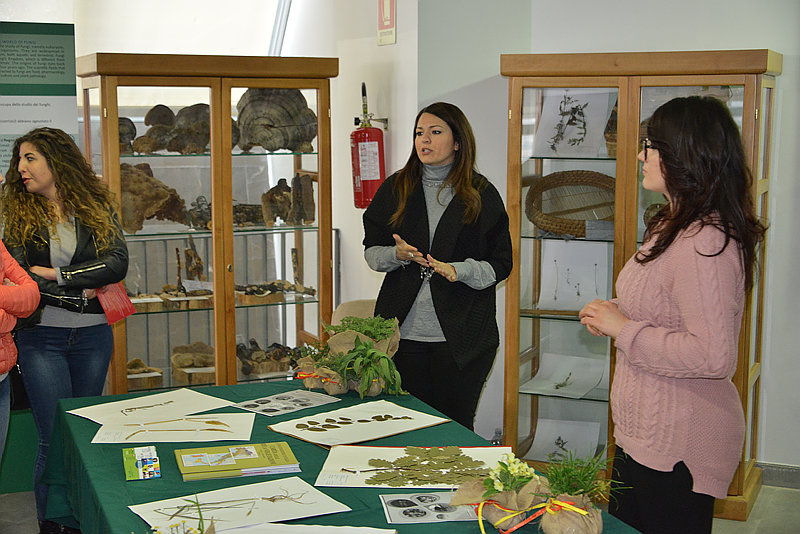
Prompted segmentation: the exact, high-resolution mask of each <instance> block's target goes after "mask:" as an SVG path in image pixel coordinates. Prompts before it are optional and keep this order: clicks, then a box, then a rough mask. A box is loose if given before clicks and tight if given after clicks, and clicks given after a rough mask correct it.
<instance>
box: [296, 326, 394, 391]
mask: <svg viewBox="0 0 800 534" xmlns="http://www.w3.org/2000/svg"><path fill="white" fill-rule="evenodd" d="M326 330H327V331H328V332H330V333H333V335H332V336H331V337H330V338H329V339H328V342H327V343H326V344H325V345H324V346H322V347H305V348H304V353H305V354H307V355H308V356H306V357H304V358H301V359H300V360H298V365H299V372H298V373H297V375H296V377H297V378H302V379H303V385H304V386H306V387H307V388H309V389H313V388H320V387H321V388H324V389H325V391H326V392H327V393H328V394H330V395H338V394H342V393H345V392H347V391H348V390H354V391H357V392H358V394H359V396H360V397H361V398H364V397H374V396H376V395H380V394H381V393H383V392H386V393H389V394H396V395H399V394H404V393H405V392H404V391H403V389H402V388H401V384H400V373H399V372H398V371H397V367H395V365H394V362H393V361H392V359H391V357H392V355H393V354H394V353H395V352H397V347H398V345H399V342H400V328H399V325H398V322H397V319H383V318H381V317H367V318H359V317H354V316H346V317H343V318H342V320H341V323H340V324H338V325H335V326H327V327H326Z"/></svg>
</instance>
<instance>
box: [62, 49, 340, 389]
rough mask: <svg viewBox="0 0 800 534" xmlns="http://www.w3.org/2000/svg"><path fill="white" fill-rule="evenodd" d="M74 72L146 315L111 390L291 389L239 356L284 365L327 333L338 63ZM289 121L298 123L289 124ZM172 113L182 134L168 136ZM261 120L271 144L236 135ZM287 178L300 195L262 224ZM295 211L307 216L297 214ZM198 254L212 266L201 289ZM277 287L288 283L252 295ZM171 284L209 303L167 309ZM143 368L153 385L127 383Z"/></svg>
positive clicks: (128, 325)
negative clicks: (268, 196) (256, 383)
mask: <svg viewBox="0 0 800 534" xmlns="http://www.w3.org/2000/svg"><path fill="white" fill-rule="evenodd" d="M77 72H78V76H79V77H81V78H82V82H83V83H82V85H83V137H82V144H83V148H84V151H85V153H86V155H87V158H89V159H90V161H91V162H92V163H93V165H94V167H95V169H97V170H99V169H102V174H103V176H104V179H105V180H107V182H108V183H109V186H110V187H111V189H112V190H113V191H114V192H115V193H116V194H117V195H118V198H121V203H122V219H123V226H124V227H125V234H126V240H127V242H128V247H129V252H130V259H131V260H130V268H129V271H128V276H127V277H126V280H125V284H126V287H127V289H128V292H129V293H130V294H132V295H133V297H132V299H133V300H134V303H135V304H136V305H137V313H135V314H134V315H132V316H130V317H128V318H127V319H126V320H125V321H121V322H120V323H118V324H117V325H115V327H114V340H115V343H114V345H115V350H114V356H113V359H112V362H111V368H110V372H109V382H110V387H109V389H110V392H111V393H123V392H126V391H128V389H129V386H130V387H131V389H154V388H159V387H177V386H183V385H194V384H202V383H215V384H217V385H223V384H235V383H237V382H241V381H248V380H261V379H265V378H269V377H273V376H276V375H281V374H283V375H284V376H285V374H286V372H285V369H280V370H278V371H275V372H271V371H270V370H269V368H268V367H267V366H265V365H264V364H263V363H258V364H253V365H250V363H245V362H250V360H248V359H247V358H249V356H247V358H244V359H239V358H237V345H238V348H239V350H240V354H239V356H242V355H243V353H242V352H241V350H242V347H244V348H245V349H247V350H248V351H252V349H253V348H255V346H256V345H257V346H258V348H260V349H262V350H264V351H265V352H266V353H267V354H268V355H270V356H272V357H274V358H277V357H278V355H279V353H278V352H272V351H271V349H270V347H273V346H276V345H273V344H278V345H282V346H284V347H289V348H294V347H297V346H300V345H302V344H303V343H312V342H314V341H318V340H320V338H321V336H322V332H321V322H325V323H329V322H330V318H331V313H332V308H333V298H332V291H333V287H332V286H333V266H332V252H333V251H332V235H333V232H332V228H331V155H330V78H332V77H335V76H337V74H338V60H337V59H335V58H283V57H240V56H193V55H159V54H112V53H97V54H92V55H88V56H83V57H80V58H78V60H77ZM248 91H252V93H250V95H252V94H255V93H256V92H258V93H259V94H258V98H250V97H249V96H248V97H247V106H249V107H247V108H246V111H242V110H240V109H238V107H237V104H239V103H240V102H241V103H242V109H245V106H244V101H245V98H243V97H244V95H245V94H246V93H247V92H248ZM256 100H257V101H258V104H255V102H256ZM159 104H160V105H161V106H159V108H158V110H156V109H154V107H155V106H156V105H159ZM305 108H307V109H305ZM289 109H290V110H292V111H291V112H289V113H288V115H289V116H290V117H289V119H285V118H284V119H281V118H276V117H279V116H280V113H283V112H284V111H285V110H289ZM151 110H152V112H151ZM254 110H256V111H254ZM309 110H310V111H309ZM158 112H162V113H161V114H160V113H158ZM170 114H175V115H177V119H176V123H175V124H174V125H173V126H168V125H167V124H164V123H165V122H169V115H170ZM245 114H247V117H246V118H245V120H241V119H242V118H243V117H244V116H245ZM284 115H286V113H284ZM258 122H261V123H262V124H263V125H264V126H265V127H264V128H262V129H261V130H259V131H258V132H257V131H256V130H255V129H253V128H251V127H250V126H247V127H246V129H245V127H244V126H243V127H242V131H241V132H240V131H239V126H240V125H244V124H248V125H251V124H254V123H258ZM156 125H161V126H156ZM164 128H167V130H164ZM245 131H246V132H247V139H250V140H251V142H253V141H257V142H256V144H255V145H254V146H246V145H249V144H250V143H245V141H244V139H245V136H244V135H243V134H242V132H245ZM165 132H166V133H165ZM145 134H147V135H145ZM159 135H160V136H161V137H159ZM143 137H147V138H148V139H144V140H140V138H143ZM237 137H238V139H237ZM165 138H166V139H168V141H165V140H164V139H165ZM239 139H241V140H242V141H239ZM137 140H138V141H137ZM204 142H205V143H207V144H206V145H205V146H204V145H203V143H204ZM148 175H149V177H150V178H148ZM296 176H297V177H298V178H301V177H303V178H302V179H299V180H293V179H294V178H295V177H296ZM281 179H286V185H287V186H288V189H291V191H292V192H293V193H295V196H292V194H291V193H288V192H286V191H285V190H284V194H283V196H281V197H280V198H281V199H282V200H281V201H280V202H282V203H280V202H279V203H273V204H269V203H268V204H269V206H272V207H271V208H270V209H269V211H265V210H264V208H262V194H264V193H266V192H267V191H268V190H271V189H273V188H275V187H276V186H278V184H279V183H280V180H281ZM284 189H286V188H284ZM123 191H124V193H123ZM273 191H275V190H273ZM275 196H276V197H278V196H279V195H275ZM289 198H290V199H291V200H287V199H289ZM287 202H288V204H287ZM312 204H313V205H312ZM287 205H289V206H291V207H292V209H293V210H295V211H294V212H292V213H290V214H288V215H287V214H286V213H285V212H284V210H283V208H286V206H287ZM276 214H277V215H276ZM142 219H144V220H142ZM187 249H193V250H194V251H195V252H196V253H197V255H198V256H199V258H200V260H201V261H202V265H201V266H200V267H199V268H198V269H197V273H194V274H191V277H194V278H195V279H196V280H193V281H190V280H189V278H190V273H189V272H187V271H186V266H187V265H186V261H187V260H186V257H187V256H186V253H187V252H186V251H187ZM179 270H180V278H178V272H179ZM202 278H205V280H202ZM272 282H279V283H280V284H281V285H280V286H276V285H274V284H273V285H272V286H270V287H271V289H272V290H271V291H270V292H267V291H266V290H265V289H264V288H263V287H262V291H261V294H256V295H251V294H247V293H245V292H244V291H241V289H243V288H244V286H247V285H257V284H261V285H262V286H265V285H266V284H268V283H272ZM165 284H173V285H176V286H177V285H179V284H180V285H183V289H185V290H186V292H190V291H200V292H201V293H203V292H206V293H208V294H206V295H196V296H183V294H179V295H177V296H170V295H169V294H168V293H166V292H165V291H164V287H163V286H164V285H165ZM276 287H280V289H279V290H276V289H275V288H276ZM176 349H177V350H176ZM244 354H245V355H247V354H249V352H247V351H245V353H244ZM136 358H138V359H140V360H141V363H142V365H145V366H147V367H149V368H151V372H150V373H145V374H143V375H142V376H139V375H130V376H129V375H128V371H127V367H126V366H127V364H128V362H129V361H131V360H133V359H136ZM262 361H263V360H262ZM251 363H252V362H251ZM284 364H285V361H284V362H283V364H281V365H284Z"/></svg>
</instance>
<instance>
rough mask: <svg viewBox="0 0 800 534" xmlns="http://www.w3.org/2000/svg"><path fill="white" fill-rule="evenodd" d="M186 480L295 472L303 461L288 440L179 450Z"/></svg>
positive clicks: (176, 457) (180, 465) (177, 455)
mask: <svg viewBox="0 0 800 534" xmlns="http://www.w3.org/2000/svg"><path fill="white" fill-rule="evenodd" d="M175 459H176V460H177V461H178V469H180V471H181V474H182V475H183V480H204V479H207V478H229V477H246V476H253V475H274V474H280V473H296V472H298V471H300V464H299V463H298V461H297V458H295V457H294V454H293V453H292V449H290V448H289V444H288V443H286V442H285V441H280V442H277V443H252V444H248V445H231V446H224V447H200V448H197V449H177V450H175Z"/></svg>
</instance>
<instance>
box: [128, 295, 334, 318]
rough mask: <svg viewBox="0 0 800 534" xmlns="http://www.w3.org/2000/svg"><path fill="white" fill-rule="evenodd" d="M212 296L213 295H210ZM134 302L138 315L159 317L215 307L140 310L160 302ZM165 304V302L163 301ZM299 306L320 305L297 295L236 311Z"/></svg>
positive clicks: (251, 305)
mask: <svg viewBox="0 0 800 534" xmlns="http://www.w3.org/2000/svg"><path fill="white" fill-rule="evenodd" d="M209 296H211V295H209ZM131 300H132V301H133V304H134V306H137V310H136V315H157V314H165V313H190V312H203V311H205V312H208V311H213V310H214V306H213V304H209V305H205V304H200V305H197V306H198V307H191V306H192V304H190V303H191V301H187V302H186V305H188V306H190V307H188V308H183V307H180V306H181V304H180V303H173V305H175V306H178V307H175V308H161V309H146V308H145V309H138V308H139V307H140V306H141V307H145V306H146V305H147V304H159V301H156V300H154V299H153V300H148V301H147V302H143V301H142V300H141V299H139V300H137V298H136V297H133V298H132V299H131ZM162 302H163V301H162ZM298 304H319V300H318V299H317V298H316V297H303V296H295V295H284V299H283V300H281V301H276V302H260V303H257V304H239V303H237V304H236V306H235V309H237V310H240V309H246V308H259V307H262V308H263V307H277V306H293V305H298Z"/></svg>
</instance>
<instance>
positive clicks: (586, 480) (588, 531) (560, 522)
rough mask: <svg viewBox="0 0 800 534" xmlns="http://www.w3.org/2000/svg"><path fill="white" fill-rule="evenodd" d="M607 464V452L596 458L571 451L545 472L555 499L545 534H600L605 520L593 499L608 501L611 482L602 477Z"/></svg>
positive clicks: (544, 516) (553, 461)
mask: <svg viewBox="0 0 800 534" xmlns="http://www.w3.org/2000/svg"><path fill="white" fill-rule="evenodd" d="M606 465H607V460H606V456H605V451H602V452H600V454H598V455H596V456H594V457H592V458H575V457H574V456H573V455H572V452H568V453H567V454H565V455H562V456H560V457H559V458H551V459H550V463H549V464H548V465H547V472H546V473H545V474H546V476H547V479H548V481H549V483H550V491H551V494H552V495H551V497H550V499H549V500H548V505H547V508H546V509H547V512H549V513H544V514H542V520H541V523H540V526H541V528H542V531H543V532H544V533H545V534H600V533H601V532H602V531H603V517H602V515H601V513H600V510H599V509H598V508H597V507H596V506H595V505H594V503H593V502H592V501H593V500H596V501H599V500H605V499H607V498H608V492H609V487H610V480H607V479H605V478H602V477H600V476H598V475H599V474H600V473H601V472H602V471H603V470H604V469H605V468H606Z"/></svg>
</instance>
